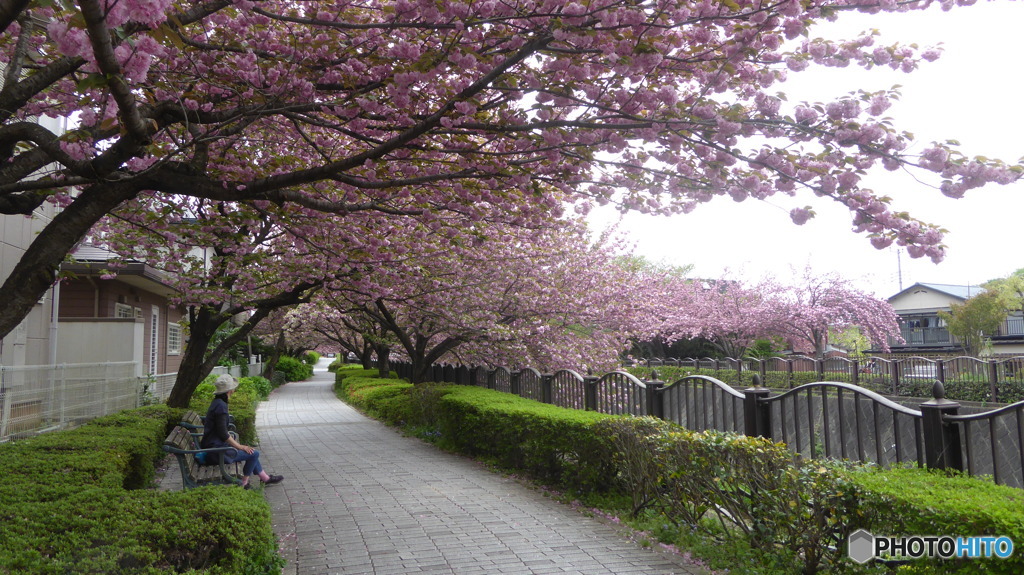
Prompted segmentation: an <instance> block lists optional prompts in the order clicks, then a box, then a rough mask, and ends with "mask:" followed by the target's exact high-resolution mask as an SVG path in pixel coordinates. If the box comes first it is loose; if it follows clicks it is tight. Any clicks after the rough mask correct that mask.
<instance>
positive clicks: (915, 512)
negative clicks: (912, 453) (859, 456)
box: [849, 468, 1024, 575]
mask: <svg viewBox="0 0 1024 575" xmlns="http://www.w3.org/2000/svg"><path fill="white" fill-rule="evenodd" d="M849 478H850V480H851V481H852V482H853V483H854V484H855V485H856V486H857V487H858V488H859V493H858V495H859V498H860V500H861V502H862V505H863V508H864V509H863V513H864V515H865V517H866V519H867V521H866V523H867V525H868V526H867V529H868V530H869V531H870V532H871V533H873V534H875V535H895V536H901V535H907V536H909V535H940V536H944V535H948V536H951V537H960V536H963V537H971V536H994V537H1009V538H1010V539H1011V540H1013V542H1014V545H1015V546H1016V547H1015V549H1014V553H1013V556H1011V557H1010V558H1007V559H1000V558H996V557H992V558H986V559H963V560H927V559H916V560H912V561H908V562H907V565H906V569H907V570H908V571H911V572H914V573H992V574H1006V575H1010V574H1015V575H1018V574H1020V573H1022V572H1024V553H1022V547H1021V546H1024V490H1021V489H1015V488H1012V487H1007V486H1005V485H996V484H994V483H992V482H991V481H987V480H985V479H981V478H977V477H968V476H966V475H964V474H960V473H950V472H945V471H941V470H933V471H929V470H926V469H917V468H895V469H888V470H884V471H878V470H873V471H862V472H859V473H852V474H850V476H849Z"/></svg>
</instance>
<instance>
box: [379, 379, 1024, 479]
mask: <svg viewBox="0 0 1024 575" xmlns="http://www.w3.org/2000/svg"><path fill="white" fill-rule="evenodd" d="M392 366H393V368H394V369H395V371H396V372H397V373H398V374H399V375H400V376H403V377H408V375H409V372H410V371H411V366H410V365H408V364H404V363H401V362H394V363H392ZM429 379H430V380H432V381H436V382H448V383H458V384H462V385H477V386H482V387H487V388H490V389H496V390H499V391H504V392H507V393H512V394H515V395H519V396H522V397H527V398H530V399H535V400H538V401H542V402H545V403H549V404H553V405H559V406H561V407H567V408H573V409H587V410H592V411H598V412H601V413H608V414H617V415H619V414H631V415H650V416H654V417H659V418H661V419H665V420H667V421H672V422H674V423H677V424H679V425H681V426H683V427H685V428H687V429H692V430H695V431H703V430H710V429H714V430H719V431H728V432H735V433H740V434H746V435H754V436H761V437H767V438H770V439H772V440H775V441H781V442H783V443H785V444H786V445H787V446H789V448H790V449H791V450H792V451H794V452H795V453H798V454H800V456H802V457H807V458H822V457H827V458H836V459H848V460H855V461H863V462H872V463H876V464H878V465H882V466H889V465H894V464H904V463H911V464H917V465H919V466H927V467H929V468H942V469H945V468H951V469H959V470H965V471H967V472H968V473H970V474H971V475H988V476H992V478H993V479H994V481H995V482H996V483H1000V484H1004V485H1010V486H1013V487H1018V488H1024V401H1022V402H1018V403H1014V404H1012V405H1007V406H1004V407H1000V408H998V409H994V410H990V411H985V412H981V413H972V414H961V413H960V409H961V405H960V404H959V403H957V402H954V401H950V400H948V399H946V398H945V397H944V395H945V390H944V386H943V384H942V382H941V381H937V380H936V381H934V383H933V385H932V394H931V395H932V397H931V398H930V399H929V400H927V401H924V402H922V403H920V404H918V405H916V406H915V407H909V406H907V405H902V404H900V403H897V402H895V401H893V399H890V398H887V397H884V396H882V395H881V394H879V393H877V392H875V391H873V390H871V389H867V388H865V387H861V386H858V385H854V384H852V383H845V382H828V381H819V382H812V383H807V384H803V385H799V386H796V387H794V388H792V389H789V390H785V391H782V392H778V391H772V390H770V389H768V388H766V387H763V386H761V385H760V383H761V380H760V375H759V374H758V375H757V377H755V378H754V383H755V385H753V386H750V387H747V388H745V389H740V390H737V389H735V388H733V387H732V386H730V385H728V384H726V383H724V382H722V381H720V380H719V379H716V378H713V377H709V376H703V375H691V376H686V377H682V378H679V379H677V380H676V381H672V382H670V383H666V382H663V381H658V380H657V379H652V380H640V379H638V378H637V377H635V376H633V375H631V374H629V373H626V372H621V371H615V372H612V373H608V374H605V375H604V376H601V377H595V376H584V375H581V374H579V373H577V372H575V371H572V370H562V371H558V372H555V373H551V374H543V373H541V372H539V371H537V370H535V369H532V368H527V369H522V370H518V371H512V370H509V369H507V368H504V367H499V368H496V369H492V370H489V369H485V368H483V367H474V368H469V367H464V366H459V367H456V366H451V365H444V366H442V365H436V366H434V367H433V370H432V372H431V374H430V377H429Z"/></svg>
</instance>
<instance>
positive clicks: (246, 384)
mask: <svg viewBox="0 0 1024 575" xmlns="http://www.w3.org/2000/svg"><path fill="white" fill-rule="evenodd" d="M238 390H239V391H240V392H242V391H244V392H246V393H248V394H249V395H252V396H253V397H255V398H256V399H257V400H258V401H266V400H267V398H268V397H270V392H271V391H273V390H274V386H273V385H272V384H271V383H270V380H269V379H267V378H265V377H260V376H258V375H257V376H251V377H243V378H241V379H239V380H238Z"/></svg>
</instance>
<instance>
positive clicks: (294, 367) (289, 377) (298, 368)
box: [274, 355, 313, 381]
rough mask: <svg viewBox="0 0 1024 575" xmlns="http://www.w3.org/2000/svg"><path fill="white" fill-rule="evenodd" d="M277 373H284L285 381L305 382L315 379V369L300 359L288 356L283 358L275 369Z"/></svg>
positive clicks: (278, 361)
mask: <svg viewBox="0 0 1024 575" xmlns="http://www.w3.org/2000/svg"><path fill="white" fill-rule="evenodd" d="M274 372H275V373H283V374H284V378H285V381H303V380H306V379H309V378H311V377H313V367H312V366H311V365H307V364H305V363H303V362H302V360H300V359H296V358H294V357H290V356H287V355H283V356H281V358H280V359H278V360H277V365H276V366H275V367H274Z"/></svg>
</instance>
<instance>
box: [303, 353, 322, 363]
mask: <svg viewBox="0 0 1024 575" xmlns="http://www.w3.org/2000/svg"><path fill="white" fill-rule="evenodd" d="M321 357H322V356H321V355H320V354H319V353H317V352H315V351H307V352H306V353H304V354H302V358H301V359H302V363H305V364H306V365H316V364H317V362H318V361H320V358H321Z"/></svg>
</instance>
